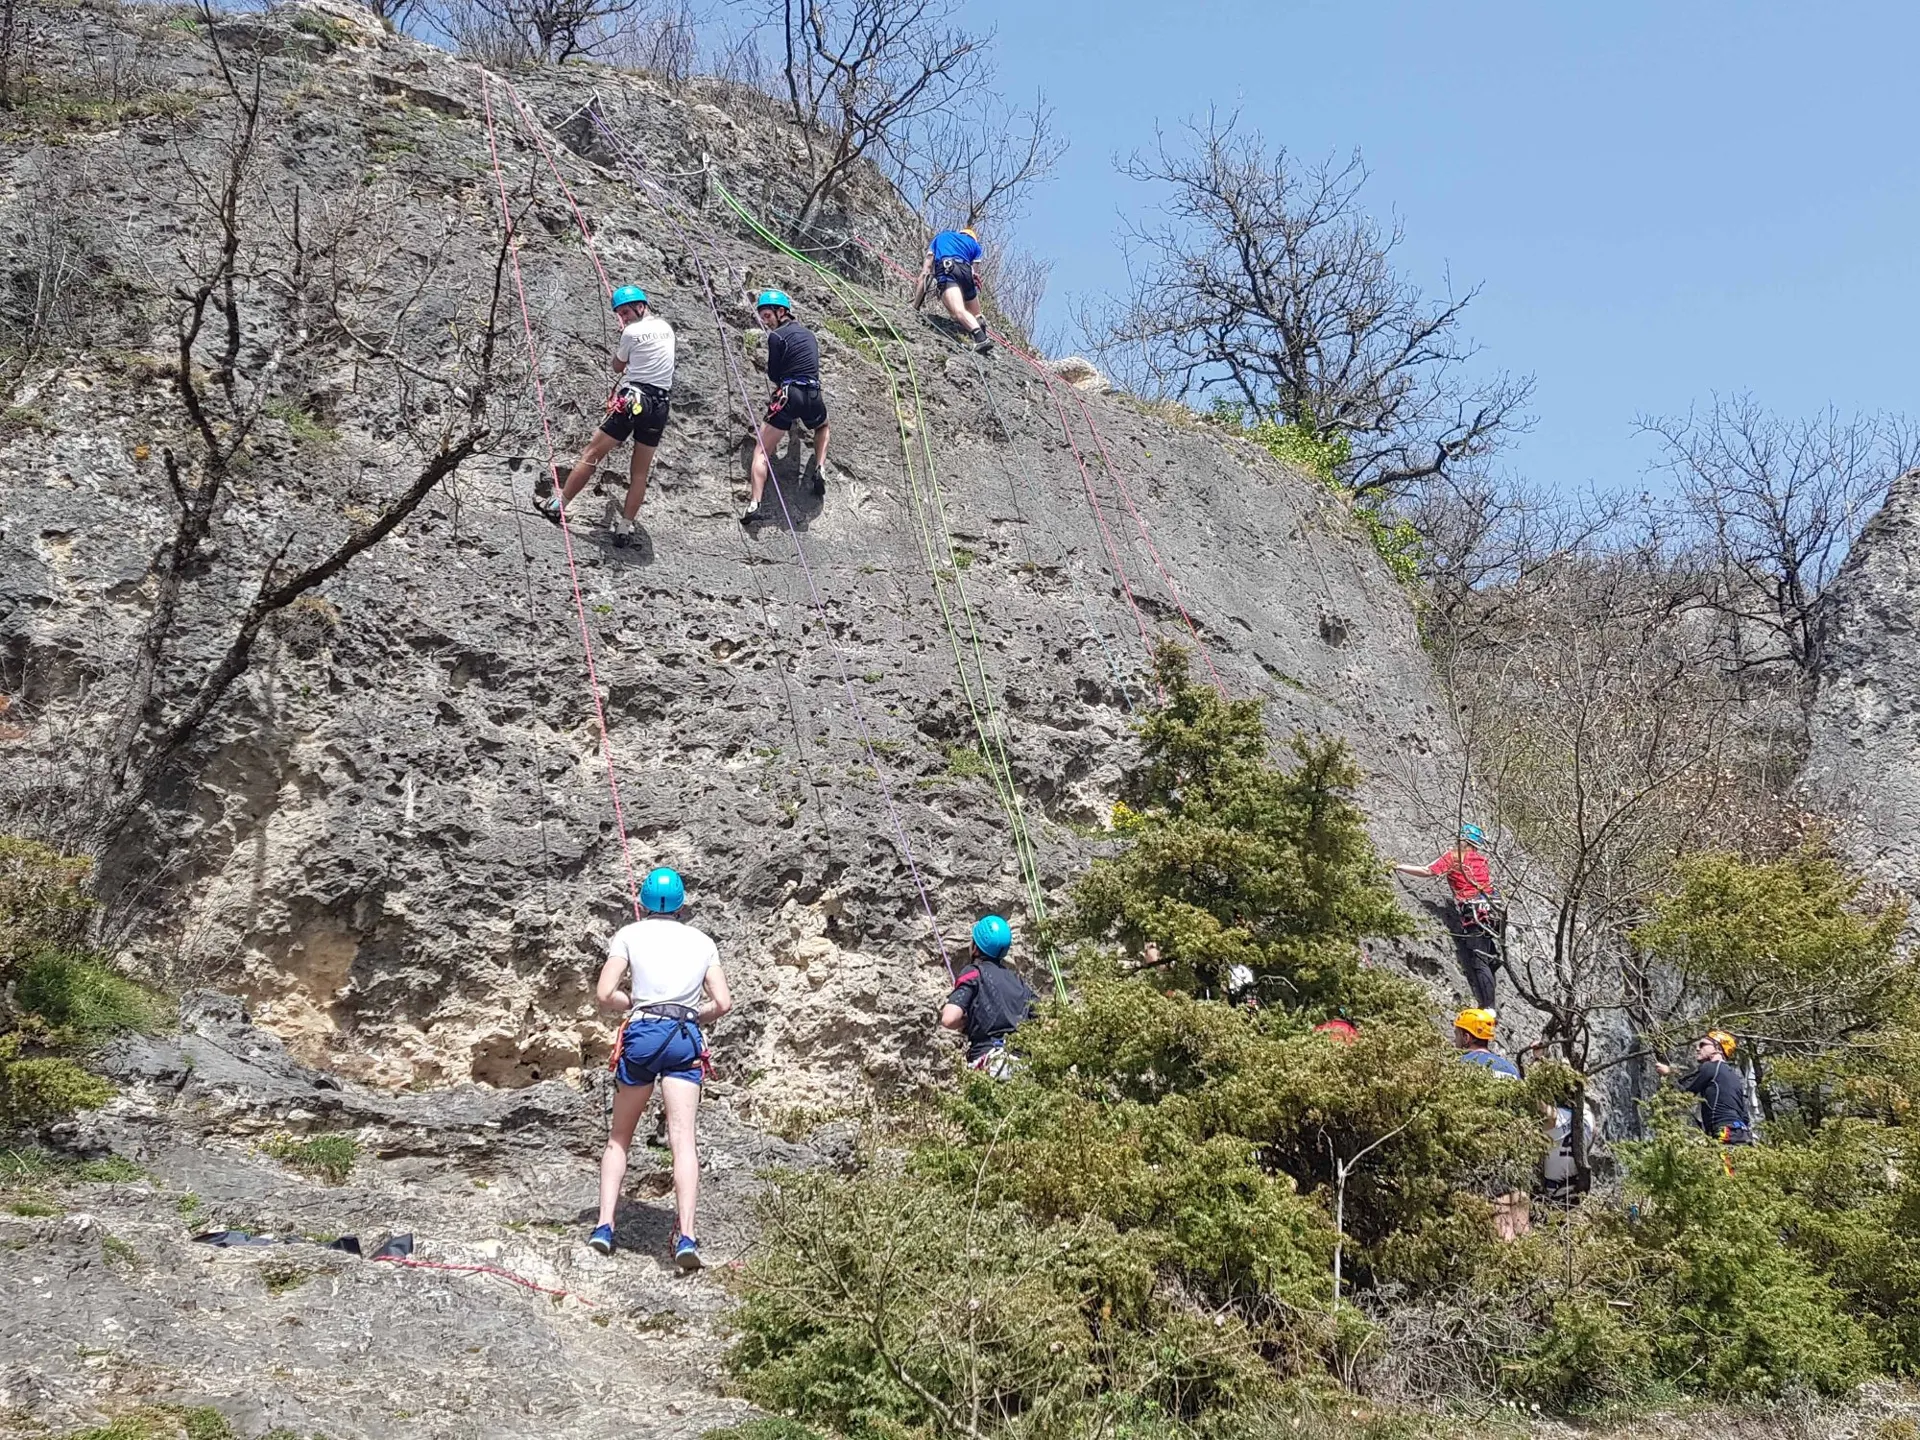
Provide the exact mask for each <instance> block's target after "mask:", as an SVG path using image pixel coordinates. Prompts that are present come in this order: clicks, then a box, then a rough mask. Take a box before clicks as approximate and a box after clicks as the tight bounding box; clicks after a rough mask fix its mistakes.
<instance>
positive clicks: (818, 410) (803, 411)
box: [767, 384, 827, 430]
mask: <svg viewBox="0 0 1920 1440" xmlns="http://www.w3.org/2000/svg"><path fill="white" fill-rule="evenodd" d="M826 423H827V397H826V394H825V392H823V391H822V390H821V389H820V387H819V386H818V385H799V384H788V385H785V386H783V387H781V391H780V394H778V395H776V396H775V397H774V398H773V399H771V400H769V401H768V402H767V424H769V425H771V426H773V428H774V429H776V430H791V429H793V427H794V426H795V425H804V426H806V427H807V429H809V430H818V429H819V428H820V427H821V426H822V425H824V424H826Z"/></svg>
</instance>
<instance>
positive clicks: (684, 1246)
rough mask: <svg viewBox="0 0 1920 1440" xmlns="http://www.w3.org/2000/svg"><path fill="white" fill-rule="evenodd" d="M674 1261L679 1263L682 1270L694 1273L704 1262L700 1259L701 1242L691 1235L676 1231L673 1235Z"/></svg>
mask: <svg viewBox="0 0 1920 1440" xmlns="http://www.w3.org/2000/svg"><path fill="white" fill-rule="evenodd" d="M673 1263H674V1264H676V1265H678V1266H679V1267H680V1268H681V1269H682V1270H685V1271H686V1272H687V1273H688V1274H692V1273H693V1272H694V1271H695V1270H698V1269H699V1268H700V1266H701V1263H702V1262H701V1259H700V1242H699V1241H698V1240H696V1239H694V1238H693V1237H692V1236H691V1235H682V1234H679V1233H678V1232H675V1234H674V1237H673Z"/></svg>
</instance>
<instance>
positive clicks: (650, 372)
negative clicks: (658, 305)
mask: <svg viewBox="0 0 1920 1440" xmlns="http://www.w3.org/2000/svg"><path fill="white" fill-rule="evenodd" d="M613 353H614V356H615V358H616V359H620V360H624V361H626V362H627V373H626V375H625V377H624V379H625V381H626V383H628V384H630V385H653V386H656V387H658V388H659V389H661V390H671V389H672V388H673V326H671V325H669V324H668V323H667V322H666V321H664V320H662V319H661V318H660V317H659V316H658V315H645V316H642V317H641V318H640V319H638V320H636V321H634V322H633V324H631V325H629V326H627V328H626V329H624V330H622V331H621V332H620V343H619V345H618V346H616V347H615V348H614V352H613Z"/></svg>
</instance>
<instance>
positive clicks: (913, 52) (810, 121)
mask: <svg viewBox="0 0 1920 1440" xmlns="http://www.w3.org/2000/svg"><path fill="white" fill-rule="evenodd" d="M959 10H960V5H959V3H958V0H771V4H770V7H769V10H768V12H767V13H768V20H769V25H770V28H771V29H772V31H773V33H774V37H775V48H776V51H777V60H776V64H777V66H778V70H779V83H780V87H781V89H782V91H783V92H784V97H785V99H786V102H787V107H788V111H789V113H790V115H791V116H792V119H793V122H794V124H795V125H796V126H798V127H799V130H800V134H801V138H802V141H803V143H804V144H805V146H806V152H807V166H808V189H807V192H806V195H805V196H804V198H803V199H802V200H801V202H800V205H799V208H798V211H797V213H796V215H795V217H794V225H795V228H796V229H799V228H801V227H804V226H806V225H808V224H810V223H811V222H812V220H813V218H814V216H815V215H816V214H817V212H818V211H819V208H820V206H821V205H822V204H823V203H824V202H825V201H826V200H828V199H829V198H831V197H832V196H833V195H834V194H836V193H837V192H838V191H839V190H840V188H841V187H842V186H844V185H845V184H846V182H847V181H848V180H849V179H850V178H851V176H852V175H853V174H854V172H855V171H856V169H857V168H858V167H859V165H860V164H861V162H862V161H871V162H874V163H877V164H879V165H880V166H881V168H882V169H883V170H884V171H890V172H896V173H897V172H898V171H899V170H900V168H901V167H902V165H903V163H904V162H905V160H906V159H907V157H908V156H910V155H911V154H912V153H913V149H912V146H913V142H914V139H915V137H917V136H919V135H920V134H922V133H923V127H926V126H928V125H931V124H936V123H938V122H940V121H941V120H943V119H944V118H945V117H947V116H949V115H950V114H951V113H952V112H953V108H954V106H955V105H956V103H958V102H959V101H960V100H962V99H963V97H965V96H966V95H967V94H968V93H970V92H971V91H972V90H974V89H975V88H976V87H978V86H980V85H981V84H983V83H984V82H985V80H986V79H987V78H988V74H989V72H988V67H987V59H986V56H987V47H988V45H989V44H990V43H991V41H992V38H993V37H992V34H991V32H987V33H984V34H979V33H974V32H972V31H968V30H964V29H962V28H960V27H959V26H958V25H957V24H956V23H955V17H956V16H957V15H958V13H959Z"/></svg>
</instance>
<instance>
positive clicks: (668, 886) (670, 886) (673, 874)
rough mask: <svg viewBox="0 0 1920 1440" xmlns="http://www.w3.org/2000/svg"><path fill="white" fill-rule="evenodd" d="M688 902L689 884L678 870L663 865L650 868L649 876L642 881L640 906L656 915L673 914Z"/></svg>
mask: <svg viewBox="0 0 1920 1440" xmlns="http://www.w3.org/2000/svg"><path fill="white" fill-rule="evenodd" d="M686 903H687V886H686V882H685V881H683V880H682V879H681V878H680V872H679V871H678V870H669V869H668V868H667V867H666V866H665V865H662V866H660V867H659V868H658V869H656V870H649V871H648V872H647V878H646V879H644V880H642V881H641V882H640V906H641V908H642V909H644V910H649V911H651V912H652V913H653V914H655V915H671V914H672V913H673V912H674V911H676V910H678V909H679V908H680V907H681V906H682V905H684V904H686Z"/></svg>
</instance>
